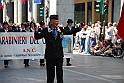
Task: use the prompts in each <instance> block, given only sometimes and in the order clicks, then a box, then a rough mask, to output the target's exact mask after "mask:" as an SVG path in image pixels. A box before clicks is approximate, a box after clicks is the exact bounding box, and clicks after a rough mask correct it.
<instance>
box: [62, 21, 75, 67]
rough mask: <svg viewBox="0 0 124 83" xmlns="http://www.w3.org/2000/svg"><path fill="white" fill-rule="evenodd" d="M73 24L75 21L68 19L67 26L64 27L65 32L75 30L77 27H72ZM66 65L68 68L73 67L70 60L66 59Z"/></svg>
mask: <svg viewBox="0 0 124 83" xmlns="http://www.w3.org/2000/svg"><path fill="white" fill-rule="evenodd" d="M72 23H73V20H72V19H68V20H67V26H66V27H64V29H65V30H72V29H75V27H74V26H72ZM74 36H76V34H73V48H74V43H75V41H74V40H75V38H74ZM66 63H67V64H66V65H67V66H71V65H72V64H71V63H70V58H66Z"/></svg>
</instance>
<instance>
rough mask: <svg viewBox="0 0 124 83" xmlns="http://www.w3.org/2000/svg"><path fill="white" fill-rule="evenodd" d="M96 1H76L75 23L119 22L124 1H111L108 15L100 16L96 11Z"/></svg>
mask: <svg viewBox="0 0 124 83" xmlns="http://www.w3.org/2000/svg"><path fill="white" fill-rule="evenodd" d="M95 1H96V0H75V2H74V4H75V15H74V16H75V18H74V19H75V22H76V23H79V22H84V23H85V24H91V23H95V22H96V21H98V20H99V21H101V22H103V20H104V19H105V21H106V23H107V22H118V20H119V18H120V14H121V7H122V4H123V2H124V0H109V4H108V5H109V7H108V14H105V15H100V14H99V13H97V12H96V11H95Z"/></svg>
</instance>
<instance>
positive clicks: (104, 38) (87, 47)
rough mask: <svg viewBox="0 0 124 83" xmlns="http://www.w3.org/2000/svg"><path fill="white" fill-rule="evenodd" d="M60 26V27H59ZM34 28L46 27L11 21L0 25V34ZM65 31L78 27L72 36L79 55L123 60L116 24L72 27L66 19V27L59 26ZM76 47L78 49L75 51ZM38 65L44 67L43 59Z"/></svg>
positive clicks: (31, 30)
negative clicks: (77, 30) (111, 57)
mask: <svg viewBox="0 0 124 83" xmlns="http://www.w3.org/2000/svg"><path fill="white" fill-rule="evenodd" d="M60 26H61V25H60ZM36 27H40V28H41V29H42V28H44V27H47V25H46V24H45V23H44V22H43V21H41V22H40V23H35V21H34V20H32V21H27V22H24V23H21V24H19V23H17V24H14V23H13V21H12V20H11V19H9V21H8V22H7V21H4V22H3V23H0V32H34V31H35V28H36ZM61 27H63V28H64V29H66V30H71V29H73V28H75V27H79V28H80V31H79V32H77V33H76V34H73V50H77V51H78V52H80V53H84V54H88V53H90V54H92V55H102V56H113V57H119V58H123V50H124V45H123V40H122V39H121V38H120V37H119V36H118V30H117V23H115V22H114V23H113V24H112V23H111V22H109V23H108V24H107V25H106V26H105V27H104V28H103V27H102V26H101V22H100V21H97V22H96V23H95V24H91V25H85V24H84V23H83V22H80V23H78V24H76V25H75V26H73V20H72V19H68V21H67V25H66V26H61ZM76 47H78V49H76ZM66 62H67V66H71V63H70V58H66ZM28 63H29V59H24V64H25V67H27V66H29V64H28ZM40 65H41V66H44V65H45V64H44V59H41V60H40ZM4 66H5V67H7V66H8V60H4Z"/></svg>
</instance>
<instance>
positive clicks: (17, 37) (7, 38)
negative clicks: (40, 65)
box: [0, 32, 73, 60]
mask: <svg viewBox="0 0 124 83" xmlns="http://www.w3.org/2000/svg"><path fill="white" fill-rule="evenodd" d="M70 39H71V40H70ZM72 40H73V36H70V35H69V36H65V38H64V39H63V41H62V43H63V50H64V56H65V57H64V58H72V51H73V50H72V43H73V42H72ZM43 42H44V41H43V40H42V39H40V40H35V39H34V33H33V32H26V33H25V32H8V33H5V32H1V33H0V59H1V60H4V59H32V58H33V59H42V58H44V54H45V44H43Z"/></svg>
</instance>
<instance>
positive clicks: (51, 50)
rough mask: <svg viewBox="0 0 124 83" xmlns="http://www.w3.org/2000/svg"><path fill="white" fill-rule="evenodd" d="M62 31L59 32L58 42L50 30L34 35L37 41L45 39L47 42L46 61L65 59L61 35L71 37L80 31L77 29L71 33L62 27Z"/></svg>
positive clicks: (45, 29) (46, 29)
mask: <svg viewBox="0 0 124 83" xmlns="http://www.w3.org/2000/svg"><path fill="white" fill-rule="evenodd" d="M49 28H51V26H49ZM51 30H52V29H51ZM60 30H61V32H60V31H57V32H58V36H57V39H56V40H55V38H54V35H53V33H52V31H51V32H49V30H48V28H44V29H43V30H41V32H35V33H34V36H35V38H36V39H41V38H42V37H44V38H45V42H46V49H45V59H57V58H63V47H62V38H61V37H60V35H61V33H62V32H63V33H64V35H70V34H73V33H76V32H77V31H79V29H78V28H75V29H73V30H71V31H70V30H64V29H63V28H62V27H60Z"/></svg>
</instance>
